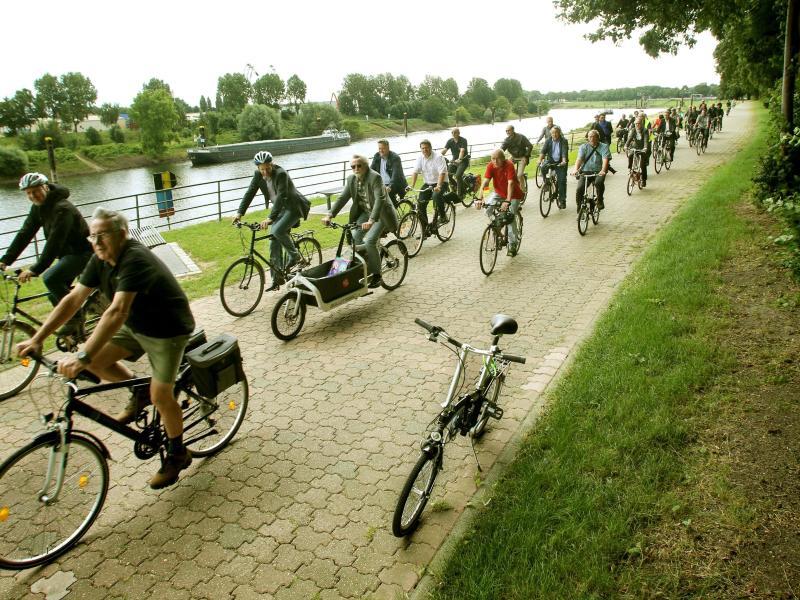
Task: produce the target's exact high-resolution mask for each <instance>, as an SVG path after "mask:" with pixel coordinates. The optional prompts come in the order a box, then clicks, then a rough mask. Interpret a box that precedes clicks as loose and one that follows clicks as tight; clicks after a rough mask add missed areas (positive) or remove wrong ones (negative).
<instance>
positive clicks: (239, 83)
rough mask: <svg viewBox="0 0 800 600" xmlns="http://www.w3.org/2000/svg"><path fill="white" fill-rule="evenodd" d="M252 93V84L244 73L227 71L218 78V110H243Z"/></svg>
mask: <svg viewBox="0 0 800 600" xmlns="http://www.w3.org/2000/svg"><path fill="white" fill-rule="evenodd" d="M252 93H253V90H252V86H251V85H250V82H249V81H247V78H246V77H245V76H244V75H242V74H241V73H226V74H225V75H223V76H222V77H220V78H219V79H217V110H222V109H225V110H229V111H232V112H237V113H238V112H241V111H242V109H243V108H244V107H245V106H246V105H247V102H248V101H249V100H250V97H251V96H252Z"/></svg>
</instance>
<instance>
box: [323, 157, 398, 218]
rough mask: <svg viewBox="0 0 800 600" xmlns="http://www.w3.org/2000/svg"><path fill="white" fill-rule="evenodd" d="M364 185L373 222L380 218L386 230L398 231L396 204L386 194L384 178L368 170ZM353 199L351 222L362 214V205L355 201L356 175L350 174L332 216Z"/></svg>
mask: <svg viewBox="0 0 800 600" xmlns="http://www.w3.org/2000/svg"><path fill="white" fill-rule="evenodd" d="M364 186H365V189H366V194H367V204H369V207H370V214H369V218H370V219H372V222H373V223H374V222H376V221H378V220H380V222H381V224H382V225H383V227H384V231H396V230H397V226H398V224H399V221H398V219H397V211H396V210H395V208H394V204H392V202H391V201H390V200H389V197H388V196H387V195H386V188H385V187H384V186H383V179H381V176H380V173H377V172H376V171H372V170H370V171H367V174H366V176H365V181H364ZM351 198H352V199H353V206H352V208H351V209H350V222H351V223H353V222H355V221H356V220H357V219H358V217H360V216H361V212H362V209H361V206H360V205H359V204H358V202H356V201H355V198H356V176H355V175H350V177H348V178H347V183H346V184H345V186H344V189H343V190H342V194H341V195H340V196H339V197H338V198H337V199H336V202H335V203H334V205H333V206H332V207H331V216H332V217H335V216H336V215H337V214H338V212H339V211H340V210H342V207H343V206H344V205H345V204H347V201H348V200H350V199H351Z"/></svg>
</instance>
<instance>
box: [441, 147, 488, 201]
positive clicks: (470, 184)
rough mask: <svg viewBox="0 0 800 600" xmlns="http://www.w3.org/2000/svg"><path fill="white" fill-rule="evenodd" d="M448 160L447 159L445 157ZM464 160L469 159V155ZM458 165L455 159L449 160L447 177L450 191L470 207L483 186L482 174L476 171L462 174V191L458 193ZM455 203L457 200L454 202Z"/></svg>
mask: <svg viewBox="0 0 800 600" xmlns="http://www.w3.org/2000/svg"><path fill="white" fill-rule="evenodd" d="M445 160H446V161H447V159H445ZM462 160H467V161H468V160H469V156H465V157H464V158H463V159H462ZM457 170H458V165H457V164H455V161H447V178H448V181H449V183H450V191H451V193H454V194H455V195H456V198H458V201H459V202H461V204H462V205H463V206H464V208H469V207H470V206H472V204H473V203H474V202H475V200H477V199H478V192H479V191H480V188H481V178H480V175H475V174H474V173H464V174H463V175H462V176H461V193H458V189H459V187H458V182H457V181H456V171H457ZM454 204H455V202H454Z"/></svg>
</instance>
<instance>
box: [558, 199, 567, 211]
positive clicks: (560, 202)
mask: <svg viewBox="0 0 800 600" xmlns="http://www.w3.org/2000/svg"><path fill="white" fill-rule="evenodd" d="M556 206H558V208H559V209H564V208H567V203H566V201H565V200H557V201H556Z"/></svg>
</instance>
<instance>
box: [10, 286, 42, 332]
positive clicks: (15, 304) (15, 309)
mask: <svg viewBox="0 0 800 600" xmlns="http://www.w3.org/2000/svg"><path fill="white" fill-rule="evenodd" d="M3 279H4V280H5V281H6V289H7V288H8V283H7V282H9V281H13V282H14V286H15V287H14V295H13V297H12V298H11V300H10V301H8V300H6V301H5V302H6V305H7V306H9V309H8V315H7V316H6V319H8V318H9V317H14V316H15V315H22V316H23V317H25V318H26V319H28V320H29V321H30V322H31V323H35V324H36V325H39V326H41V324H42V322H41V321H40V320H39V319H37V318H36V317H34V316H33V315H31V314H30V313H28V312H26V311H24V310H22V309H21V308H20V307H19V305H20V304H24V303H25V302H30V301H32V300H38V299H39V298H46V297H47V296H48V293H47V292H41V293H39V294H34V295H32V296H23V297H22V298H20V296H19V292H20V289H21V288H22V284H21V283H20V282H19V279H18V277H17V275H7V274H4V275H3ZM4 297H7V296H4Z"/></svg>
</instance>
